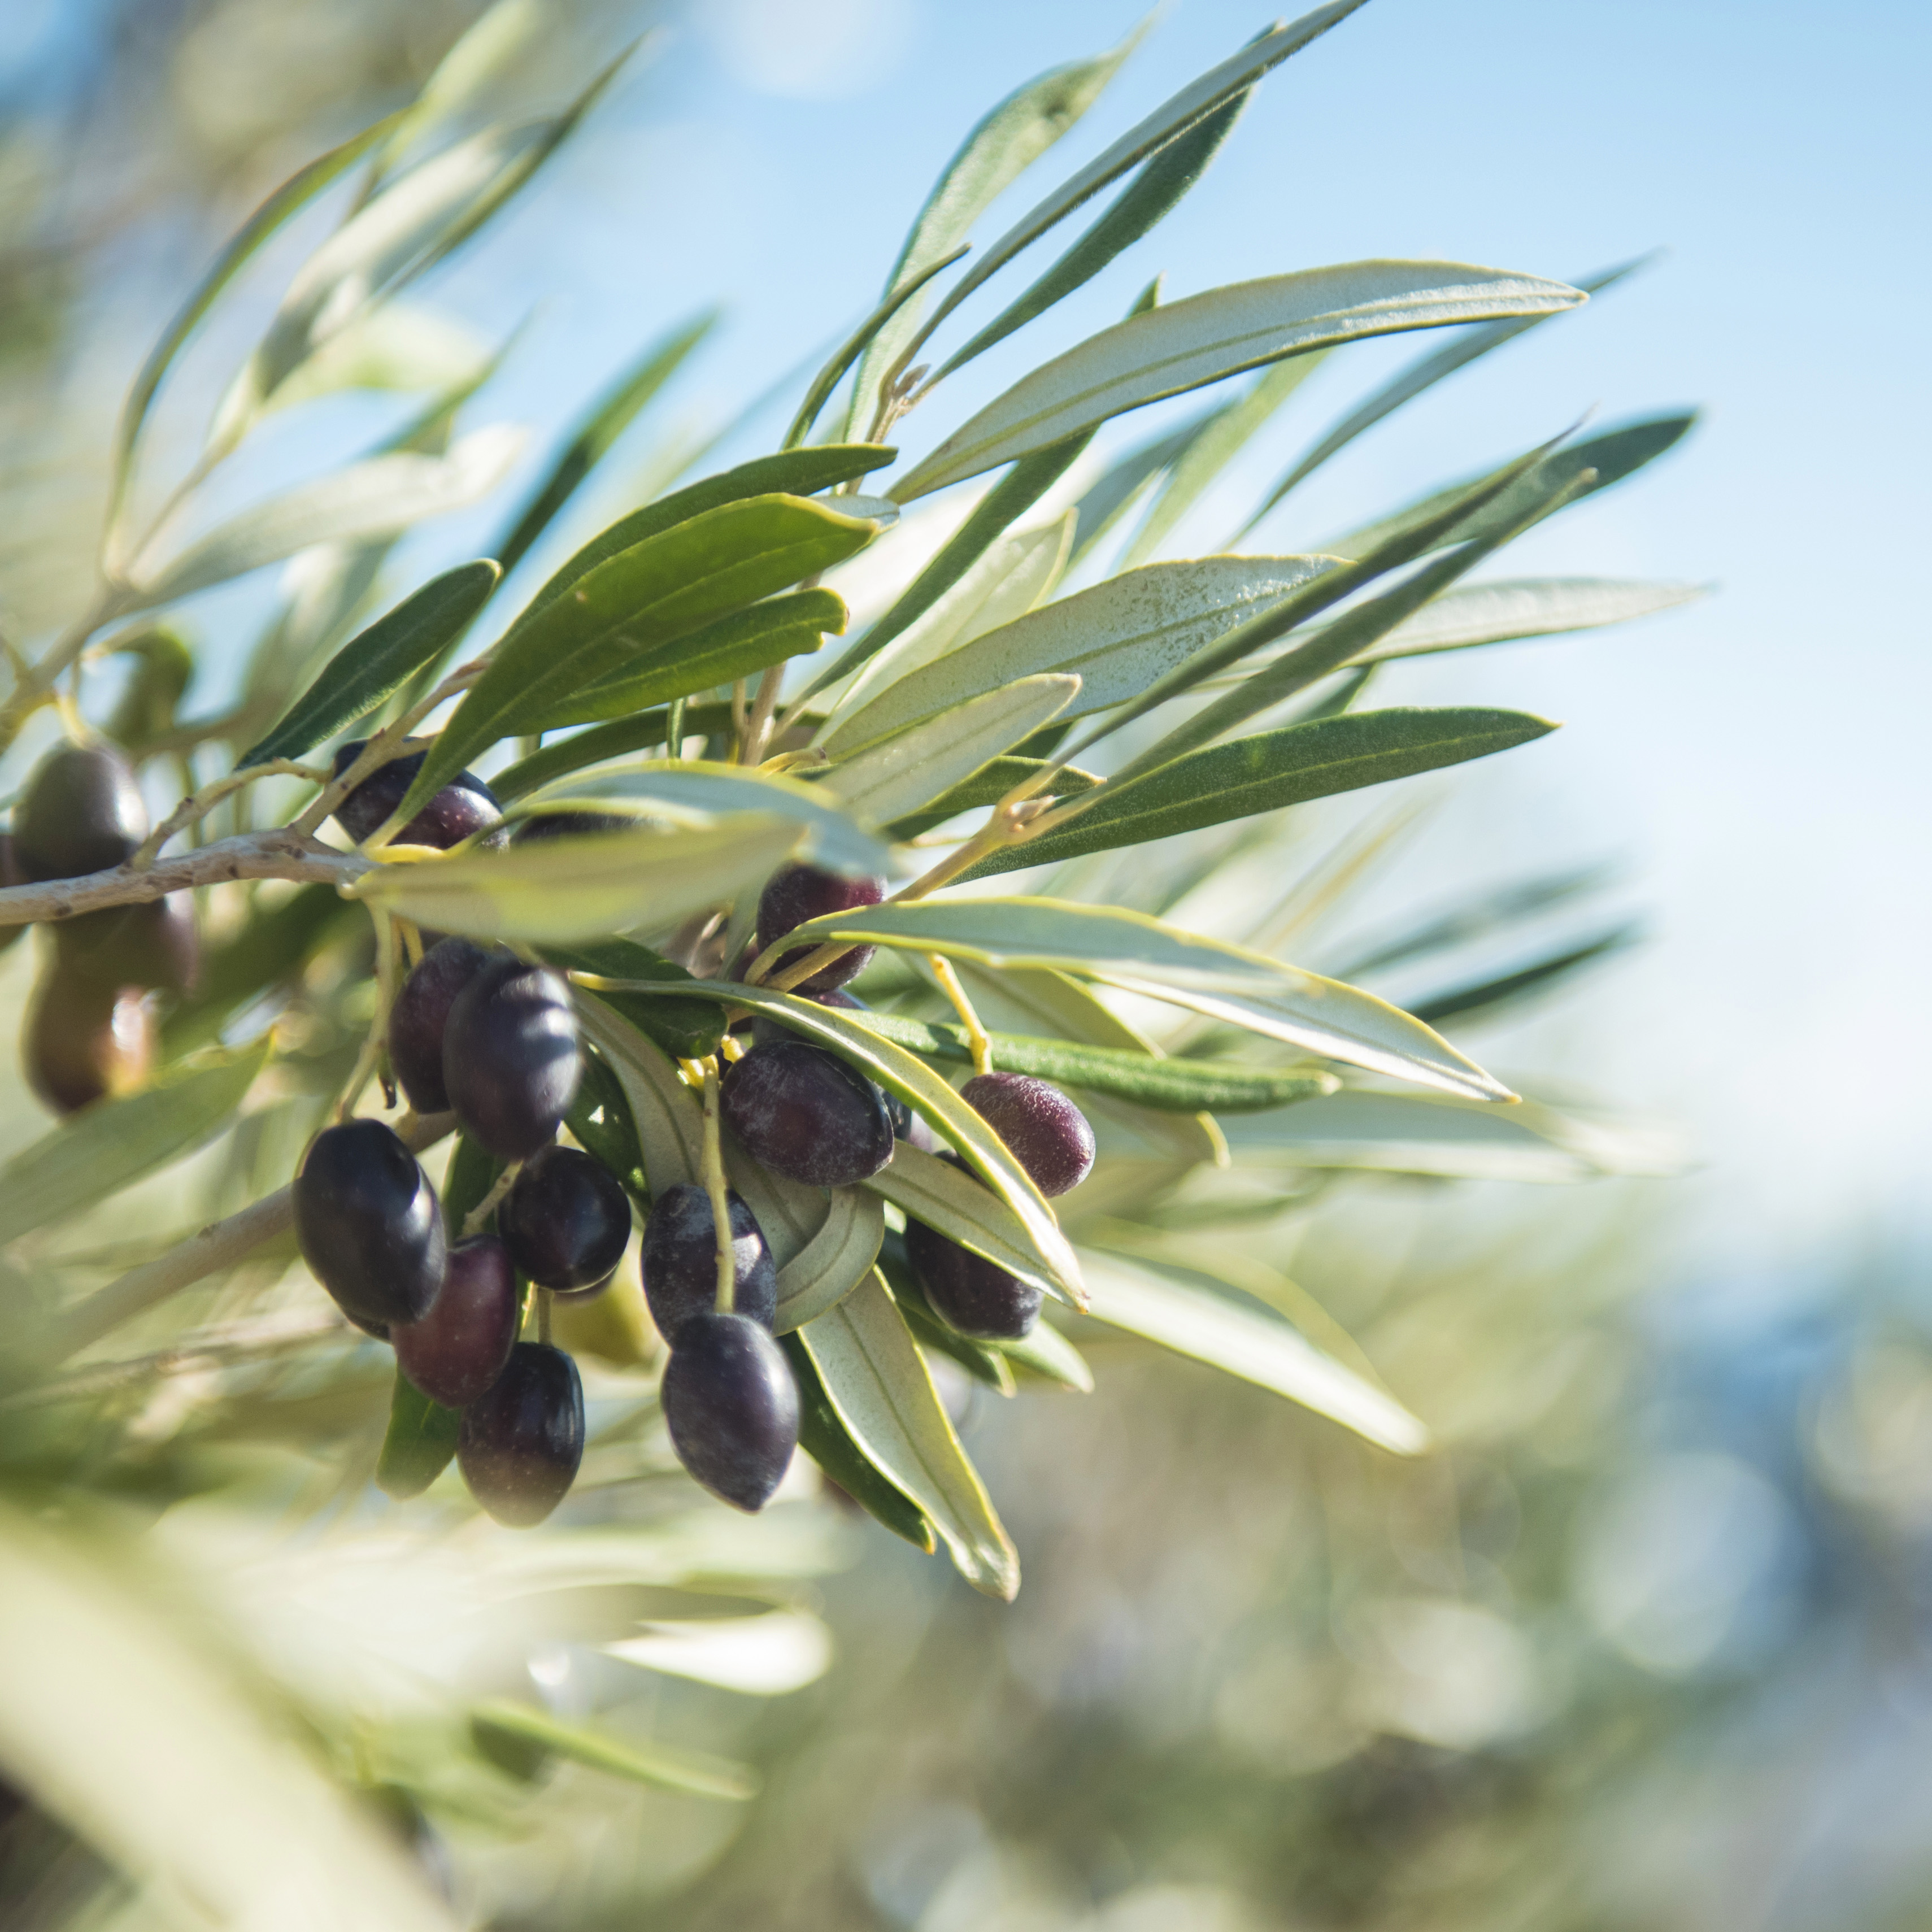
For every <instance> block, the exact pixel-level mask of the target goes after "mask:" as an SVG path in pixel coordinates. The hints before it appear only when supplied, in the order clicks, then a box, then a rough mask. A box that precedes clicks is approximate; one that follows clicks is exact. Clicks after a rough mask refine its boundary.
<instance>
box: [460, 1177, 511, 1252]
mask: <svg viewBox="0 0 1932 1932" xmlns="http://www.w3.org/2000/svg"><path fill="white" fill-rule="evenodd" d="M522 1172H523V1163H522V1162H521V1161H520V1160H513V1161H511V1163H510V1164H509V1165H508V1166H507V1167H506V1168H505V1169H504V1170H503V1171H502V1173H501V1174H499V1175H497V1177H496V1179H495V1180H494V1181H492V1182H491V1183H490V1191H489V1193H487V1194H486V1195H484V1197H483V1198H482V1199H481V1201H479V1202H477V1204H476V1205H475V1207H473V1208H471V1209H470V1211H469V1213H468V1214H466V1215H464V1216H463V1239H464V1240H465V1241H468V1240H469V1238H470V1236H471V1235H480V1234H481V1233H482V1232H483V1228H484V1223H486V1222H487V1220H489V1218H490V1216H491V1215H492V1214H495V1213H496V1208H497V1205H498V1203H499V1202H501V1201H502V1198H503V1196H505V1195H506V1194H507V1193H509V1191H510V1190H511V1188H512V1187H514V1186H515V1185H516V1180H517V1175H520V1173H522Z"/></svg>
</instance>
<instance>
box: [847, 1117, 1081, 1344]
mask: <svg viewBox="0 0 1932 1932" xmlns="http://www.w3.org/2000/svg"><path fill="white" fill-rule="evenodd" d="M862 1186H864V1187H869V1188H870V1189H871V1190H873V1192H874V1193H877V1194H880V1195H883V1196H884V1198H885V1199H886V1200H888V1201H889V1202H891V1203H892V1205H893V1206H894V1207H895V1208H899V1209H901V1211H903V1212H904V1213H905V1214H907V1215H909V1216H910V1217H911V1218H912V1219H913V1220H915V1221H923V1222H924V1223H926V1226H928V1227H929V1228H932V1229H935V1230H937V1231H938V1232H939V1233H940V1234H942V1235H945V1236H946V1237H947V1239H948V1240H950V1241H957V1242H958V1243H959V1244H960V1246H961V1247H967V1248H971V1250H973V1252H974V1253H975V1254H976V1255H983V1256H985V1257H986V1259H987V1260H988V1261H989V1262H992V1263H993V1264H994V1265H995V1267H997V1268H1004V1269H1005V1270H1006V1271H1007V1273H1008V1274H1012V1275H1017V1276H1019V1278H1020V1279H1021V1280H1022V1281H1025V1282H1029V1283H1031V1284H1032V1285H1033V1286H1034V1287H1036V1288H1037V1289H1040V1292H1042V1293H1043V1294H1046V1295H1057V1296H1058V1297H1059V1298H1061V1300H1063V1301H1064V1300H1067V1299H1069V1298H1070V1295H1069V1290H1068V1289H1067V1286H1066V1285H1065V1283H1064V1281H1062V1280H1060V1279H1058V1278H1057V1277H1056V1276H1055V1274H1054V1273H1053V1272H1052V1271H1049V1269H1047V1268H1043V1266H1042V1265H1041V1262H1040V1254H1039V1252H1038V1244H1037V1242H1036V1241H1034V1240H1033V1239H1032V1238H1031V1237H1030V1235H1029V1234H1028V1230H1027V1229H1026V1227H1025V1225H1024V1224H1023V1223H1022V1222H1021V1221H1020V1220H1019V1217H1017V1216H1016V1215H1015V1214H1013V1212H1012V1211H1011V1210H1010V1209H1009V1208H1007V1206H1006V1205H1005V1204H1004V1203H1003V1202H1001V1201H999V1200H998V1199H996V1198H995V1196H993V1195H992V1194H990V1193H988V1192H987V1190H986V1189H985V1188H983V1187H981V1186H980V1184H979V1183H978V1182H977V1181H975V1180H974V1178H973V1177H972V1176H971V1175H970V1174H962V1172H960V1170H959V1169H958V1168H956V1166H953V1163H951V1162H950V1161H947V1160H938V1159H936V1158H935V1157H934V1156H933V1155H932V1154H925V1153H922V1152H921V1151H920V1150H919V1148H916V1147H914V1146H913V1145H911V1144H910V1142H906V1141H901V1142H899V1143H898V1145H896V1146H895V1148H893V1149H892V1159H891V1160H890V1161H889V1162H888V1163H886V1166H884V1167H883V1168H882V1169H880V1171H879V1172H878V1173H877V1174H875V1175H873V1176H872V1178H871V1179H870V1180H869V1181H865V1182H863V1183H862ZM1062 1272H1063V1273H1064V1271H1062ZM1077 1305H1078V1304H1077V1303H1076V1306H1077Z"/></svg>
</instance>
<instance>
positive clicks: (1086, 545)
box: [1073, 358, 1313, 565]
mask: <svg viewBox="0 0 1932 1932" xmlns="http://www.w3.org/2000/svg"><path fill="white" fill-rule="evenodd" d="M1310 360H1313V358H1310ZM1219 414H1220V410H1218V409H1212V410H1202V412H1201V413H1200V414H1199V416H1190V418H1189V419H1187V422H1184V423H1183V424H1182V425H1181V427H1180V428H1178V429H1177V430H1175V431H1172V432H1170V433H1169V434H1167V435H1166V436H1157V437H1152V438H1151V439H1150V440H1148V441H1147V442H1145V443H1139V444H1136V446H1135V447H1134V448H1133V449H1130V450H1129V451H1128V452H1127V455H1124V456H1123V457H1121V458H1120V459H1119V460H1118V461H1117V462H1115V463H1113V464H1112V466H1110V467H1109V468H1108V469H1105V470H1103V472H1101V474H1100V479H1099V480H1098V481H1097V482H1095V483H1094V484H1093V485H1092V486H1091V487H1090V488H1089V489H1088V492H1087V493H1086V495H1085V496H1082V498H1081V499H1080V500H1079V502H1077V503H1076V504H1075V505H1074V506H1073V507H1074V508H1075V509H1076V511H1079V523H1078V524H1077V526H1076V529H1077V531H1078V534H1077V535H1076V538H1075V539H1074V544H1073V562H1074V563H1075V564H1076V565H1078V564H1079V562H1081V560H1082V559H1083V558H1084V557H1085V556H1086V555H1087V553H1088V551H1090V550H1092V548H1093V547H1094V545H1095V544H1097V543H1098V542H1099V541H1100V539H1101V538H1103V536H1105V535H1106V534H1107V532H1109V530H1110V529H1112V528H1113V527H1114V526H1115V524H1116V523H1118V522H1119V521H1120V520H1121V518H1122V517H1124V516H1125V515H1126V514H1127V512H1128V511H1130V510H1131V509H1132V508H1133V506H1134V505H1135V504H1136V503H1137V502H1139V501H1140V499H1141V497H1142V495H1143V494H1144V493H1145V491H1146V490H1147V489H1148V486H1149V485H1150V484H1152V483H1153V482H1154V480H1155V478H1157V477H1158V476H1159V475H1160V473H1161V472H1162V471H1163V470H1164V469H1167V468H1168V467H1169V466H1170V465H1171V464H1172V463H1175V462H1177V461H1178V460H1179V459H1180V458H1181V456H1182V455H1183V454H1184V452H1186V450H1187V447H1188V446H1189V445H1190V443H1193V440H1194V439H1195V437H1196V436H1198V435H1199V434H1200V432H1201V430H1202V427H1203V425H1205V424H1208V423H1209V422H1212V421H1213V420H1214V418H1215V417H1216V416H1218V415H1219Z"/></svg>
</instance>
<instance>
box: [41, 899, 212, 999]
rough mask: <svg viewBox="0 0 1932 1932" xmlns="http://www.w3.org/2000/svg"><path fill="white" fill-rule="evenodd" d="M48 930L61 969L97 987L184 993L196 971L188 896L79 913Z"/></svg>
mask: <svg viewBox="0 0 1932 1932" xmlns="http://www.w3.org/2000/svg"><path fill="white" fill-rule="evenodd" d="M49 930H50V931H51V932H52V934H53V937H54V946H55V951H56V953H57V955H58V959H59V961H60V968H61V971H62V972H64V973H71V974H74V975H75V976H76V977H78V978H80V979H84V980H92V982H93V983H95V985H96V986H123V987H125V986H145V987H152V988H154V989H158V990H161V991H164V992H170V993H179V992H186V991H187V989H188V988H189V987H190V986H193V984H194V982H195V978H196V974H198V973H199V971H200V968H201V941H200V940H199V938H198V937H197V936H196V932H195V927H194V895H193V893H192V892H169V894H167V895H166V897H165V898H158V899H150V900H148V901H146V902H145V903H144V904H139V905H127V906H110V907H108V908H107V910H105V911H104V912H86V913H82V914H81V915H80V917H79V918H77V919H62V920H60V921H58V922H57V923H55V925H54V926H52V927H51V928H50V929H49Z"/></svg>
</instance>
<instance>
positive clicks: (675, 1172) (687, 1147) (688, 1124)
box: [577, 990, 704, 1199]
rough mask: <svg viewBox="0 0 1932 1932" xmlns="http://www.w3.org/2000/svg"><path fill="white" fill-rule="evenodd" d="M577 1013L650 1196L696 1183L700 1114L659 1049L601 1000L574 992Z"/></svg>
mask: <svg viewBox="0 0 1932 1932" xmlns="http://www.w3.org/2000/svg"><path fill="white" fill-rule="evenodd" d="M577 1019H578V1021H579V1022H580V1025H582V1027H583V1031H584V1032H585V1033H586V1034H587V1035H588V1036H589V1038H590V1040H591V1042H592V1044H593V1045H594V1046H595V1047H596V1049H597V1050H598V1052H599V1053H600V1054H601V1055H603V1057H604V1063H605V1064H606V1065H607V1066H608V1067H610V1070H611V1072H612V1073H614V1074H616V1076H617V1083H618V1085H619V1086H620V1087H622V1089H623V1090H624V1099H625V1102H626V1103H627V1104H628V1106H629V1108H630V1109H631V1124H632V1126H633V1127H635V1129H636V1130H637V1151H638V1152H639V1153H640V1154H641V1155H642V1156H643V1163H644V1172H645V1174H646V1175H647V1176H648V1177H649V1180H650V1184H651V1194H652V1198H653V1199H656V1198H658V1197H659V1196H662V1195H664V1194H665V1193H667V1192H668V1191H669V1190H670V1189H672V1188H673V1187H685V1186H695V1185H700V1184H702V1180H703V1173H704V1111H703V1108H702V1107H700V1106H699V1104H698V1101H697V1095H695V1094H693V1093H692V1092H691V1089H690V1088H688V1087H687V1086H686V1085H685V1084H684V1082H682V1080H680V1079H679V1078H678V1073H677V1069H676V1067H674V1066H673V1064H671V1062H670V1059H669V1058H667V1056H666V1055H665V1054H664V1052H662V1050H661V1049H659V1048H658V1046H655V1044H654V1043H652V1041H650V1040H648V1039H646V1037H644V1035H643V1034H642V1033H641V1032H640V1031H638V1029H637V1028H636V1027H634V1026H633V1025H630V1024H629V1023H628V1022H627V1021H625V1020H624V1019H621V1018H619V1016H618V1015H617V1013H615V1012H614V1011H613V1010H612V1009H611V1007H609V1006H607V1005H606V1004H604V1001H603V999H602V998H599V997H597V996H595V995H592V994H590V993H589V992H586V991H582V990H580V991H579V992H578V994H577Z"/></svg>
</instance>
